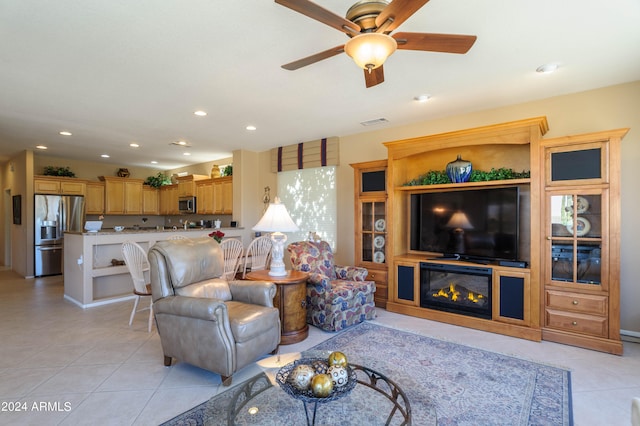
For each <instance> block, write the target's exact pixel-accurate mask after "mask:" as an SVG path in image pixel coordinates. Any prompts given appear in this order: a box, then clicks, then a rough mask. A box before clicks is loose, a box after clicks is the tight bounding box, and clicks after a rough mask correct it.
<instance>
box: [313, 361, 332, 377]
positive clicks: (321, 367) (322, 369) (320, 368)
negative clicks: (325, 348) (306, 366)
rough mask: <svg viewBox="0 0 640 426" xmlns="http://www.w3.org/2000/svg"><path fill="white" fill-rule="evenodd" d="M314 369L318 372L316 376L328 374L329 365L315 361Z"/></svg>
mask: <svg viewBox="0 0 640 426" xmlns="http://www.w3.org/2000/svg"><path fill="white" fill-rule="evenodd" d="M313 369H314V370H316V374H326V373H327V370H328V369H329V365H328V364H327V363H326V362H324V361H319V360H318V361H313Z"/></svg>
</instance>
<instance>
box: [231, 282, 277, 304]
mask: <svg viewBox="0 0 640 426" xmlns="http://www.w3.org/2000/svg"><path fill="white" fill-rule="evenodd" d="M229 290H231V298H232V299H233V300H235V301H236V302H244V303H250V304H252V305H262V306H267V307H269V308H273V298H274V297H275V296H276V285H275V284H274V283H272V282H270V281H229Z"/></svg>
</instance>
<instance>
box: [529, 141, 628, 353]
mask: <svg viewBox="0 0 640 426" xmlns="http://www.w3.org/2000/svg"><path fill="white" fill-rule="evenodd" d="M627 130H628V129H621V130H613V131H609V132H598V133H589V134H584V135H577V136H567V137H561V138H556V139H547V140H543V141H542V143H541V147H542V151H541V156H542V158H541V161H542V162H543V164H544V198H543V211H544V212H545V213H544V216H543V217H542V218H541V219H542V221H541V229H542V235H543V238H544V241H543V244H542V247H543V248H544V249H543V258H542V262H541V264H542V267H543V268H542V271H543V273H542V280H543V283H542V284H543V286H542V288H543V294H542V298H541V301H542V302H541V305H542V306H541V308H542V310H541V311H542V312H544V318H542V321H541V323H542V325H543V328H542V338H543V339H544V340H550V341H555V342H559V343H565V344H570V345H575V346H581V347H585V348H590V349H596V350H600V351H604V352H609V353H613V354H622V342H621V340H620V237H619V235H620V145H621V141H622V137H624V135H625V134H626V132H627Z"/></svg>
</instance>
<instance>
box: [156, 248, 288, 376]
mask: <svg viewBox="0 0 640 426" xmlns="http://www.w3.org/2000/svg"><path fill="white" fill-rule="evenodd" d="M148 258H149V265H150V268H151V292H152V297H153V308H154V313H155V318H156V325H157V327H158V334H159V335H160V341H161V343H162V350H163V352H164V363H165V365H166V366H170V365H171V362H172V359H173V358H177V359H179V360H181V361H184V362H187V363H189V364H193V365H195V366H198V367H200V368H204V369H206V370H209V371H213V372H215V373H218V374H220V375H221V376H222V381H223V384H224V385H229V384H231V376H232V374H233V373H234V372H236V371H237V370H239V369H241V368H242V367H244V366H246V365H247V364H250V363H252V362H254V361H255V360H256V359H258V358H259V357H260V356H262V355H264V354H267V353H269V352H272V353H275V352H276V350H277V348H278V344H279V343H280V318H279V314H278V309H276V308H274V307H273V297H274V296H275V294H276V288H275V285H274V284H273V283H272V282H262V281H230V282H227V280H224V279H222V278H221V276H222V274H223V273H224V259H223V255H222V250H221V249H220V246H219V245H218V243H217V242H216V241H215V240H214V239H213V238H199V239H194V240H172V241H171V240H168V241H160V242H158V243H156V244H155V245H154V246H153V247H152V248H151V249H150V250H149V253H148Z"/></svg>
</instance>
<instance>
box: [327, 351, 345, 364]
mask: <svg viewBox="0 0 640 426" xmlns="http://www.w3.org/2000/svg"><path fill="white" fill-rule="evenodd" d="M332 365H340V366H342V367H346V366H347V356H346V355H345V354H343V353H342V352H338V351H336V352H331V354H330V355H329V367H331V366H332Z"/></svg>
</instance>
